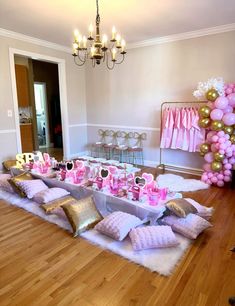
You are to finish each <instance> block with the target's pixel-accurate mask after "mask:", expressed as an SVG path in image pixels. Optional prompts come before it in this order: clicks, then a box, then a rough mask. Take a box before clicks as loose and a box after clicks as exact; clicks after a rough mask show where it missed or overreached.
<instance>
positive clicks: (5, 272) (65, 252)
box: [0, 187, 235, 306]
mask: <svg viewBox="0 0 235 306" xmlns="http://www.w3.org/2000/svg"><path fill="white" fill-rule="evenodd" d="M185 195H186V196H189V197H192V198H193V199H195V200H196V201H198V202H200V203H203V204H205V205H207V206H214V207H215V213H214V215H213V218H212V220H211V221H212V223H213V225H214V226H213V227H212V228H211V229H209V230H207V231H206V232H204V233H203V234H202V235H201V236H200V237H199V238H198V239H197V240H196V241H195V242H194V243H193V244H192V247H191V248H189V250H188V252H187V253H186V255H185V257H184V259H183V261H182V262H181V263H180V264H179V266H178V267H177V268H176V270H175V271H174V273H173V275H172V276H170V277H163V276H160V275H158V274H157V273H151V272H150V271H149V270H147V269H145V268H143V267H140V266H138V265H136V264H134V263H130V262H128V261H127V260H126V259H124V258H122V257H120V256H118V255H115V254H113V253H110V252H107V251H104V250H102V249H100V248H99V247H97V246H94V245H91V244H90V243H88V242H87V241H85V240H83V239H81V238H72V237H71V236H70V235H69V234H68V233H67V232H66V231H64V230H63V229H61V228H58V227H57V226H56V225H53V224H50V223H47V222H45V221H44V220H41V219H39V218H38V217H36V216H34V215H31V214H30V213H28V212H26V211H24V210H21V209H19V208H16V207H13V206H10V205H9V204H7V203H5V202H3V201H0V212H1V213H0V305H1V306H3V305H20V306H21V305H22V306H27V305H40V306H41V305H43V306H44V305H78V306H95V305H97V306H126V305H131V306H134V305H139V306H152V305H159V306H163V305H167V306H169V305H178V306H204V305H205V306H225V305H228V298H229V297H230V296H235V253H233V252H231V251H230V249H231V248H232V247H234V246H235V190H231V189H228V188H224V189H219V188H216V187H212V188H210V189H209V190H202V191H198V192H193V193H187V194H185Z"/></svg>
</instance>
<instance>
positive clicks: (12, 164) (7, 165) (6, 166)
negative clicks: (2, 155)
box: [2, 159, 16, 171]
mask: <svg viewBox="0 0 235 306" xmlns="http://www.w3.org/2000/svg"><path fill="white" fill-rule="evenodd" d="M2 165H3V167H4V169H6V170H7V171H10V170H11V167H15V166H16V160H15V159H12V160H5V161H3V162H2Z"/></svg>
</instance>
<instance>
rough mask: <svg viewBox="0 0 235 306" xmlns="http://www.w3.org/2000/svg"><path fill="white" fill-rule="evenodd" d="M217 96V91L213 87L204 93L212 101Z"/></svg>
mask: <svg viewBox="0 0 235 306" xmlns="http://www.w3.org/2000/svg"><path fill="white" fill-rule="evenodd" d="M218 97H219V94H218V91H217V90H215V89H214V88H212V89H210V90H208V91H207V93H206V98H207V100H209V101H212V102H214V101H215V100H216V99H217V98H218Z"/></svg>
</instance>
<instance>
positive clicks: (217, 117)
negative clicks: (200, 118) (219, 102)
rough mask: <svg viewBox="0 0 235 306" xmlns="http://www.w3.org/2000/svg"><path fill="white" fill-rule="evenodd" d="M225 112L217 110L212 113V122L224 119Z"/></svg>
mask: <svg viewBox="0 0 235 306" xmlns="http://www.w3.org/2000/svg"><path fill="white" fill-rule="evenodd" d="M223 114H224V113H223V111H222V110H221V109H219V108H215V109H213V110H212V111H211V113H210V117H211V119H212V120H221V119H222V117H223Z"/></svg>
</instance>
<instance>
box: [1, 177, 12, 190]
mask: <svg viewBox="0 0 235 306" xmlns="http://www.w3.org/2000/svg"><path fill="white" fill-rule="evenodd" d="M10 178H11V175H10V174H0V188H1V189H2V190H4V191H7V192H10V193H14V189H13V188H12V186H11V184H10V183H9V182H8V180H9V179H10Z"/></svg>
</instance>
